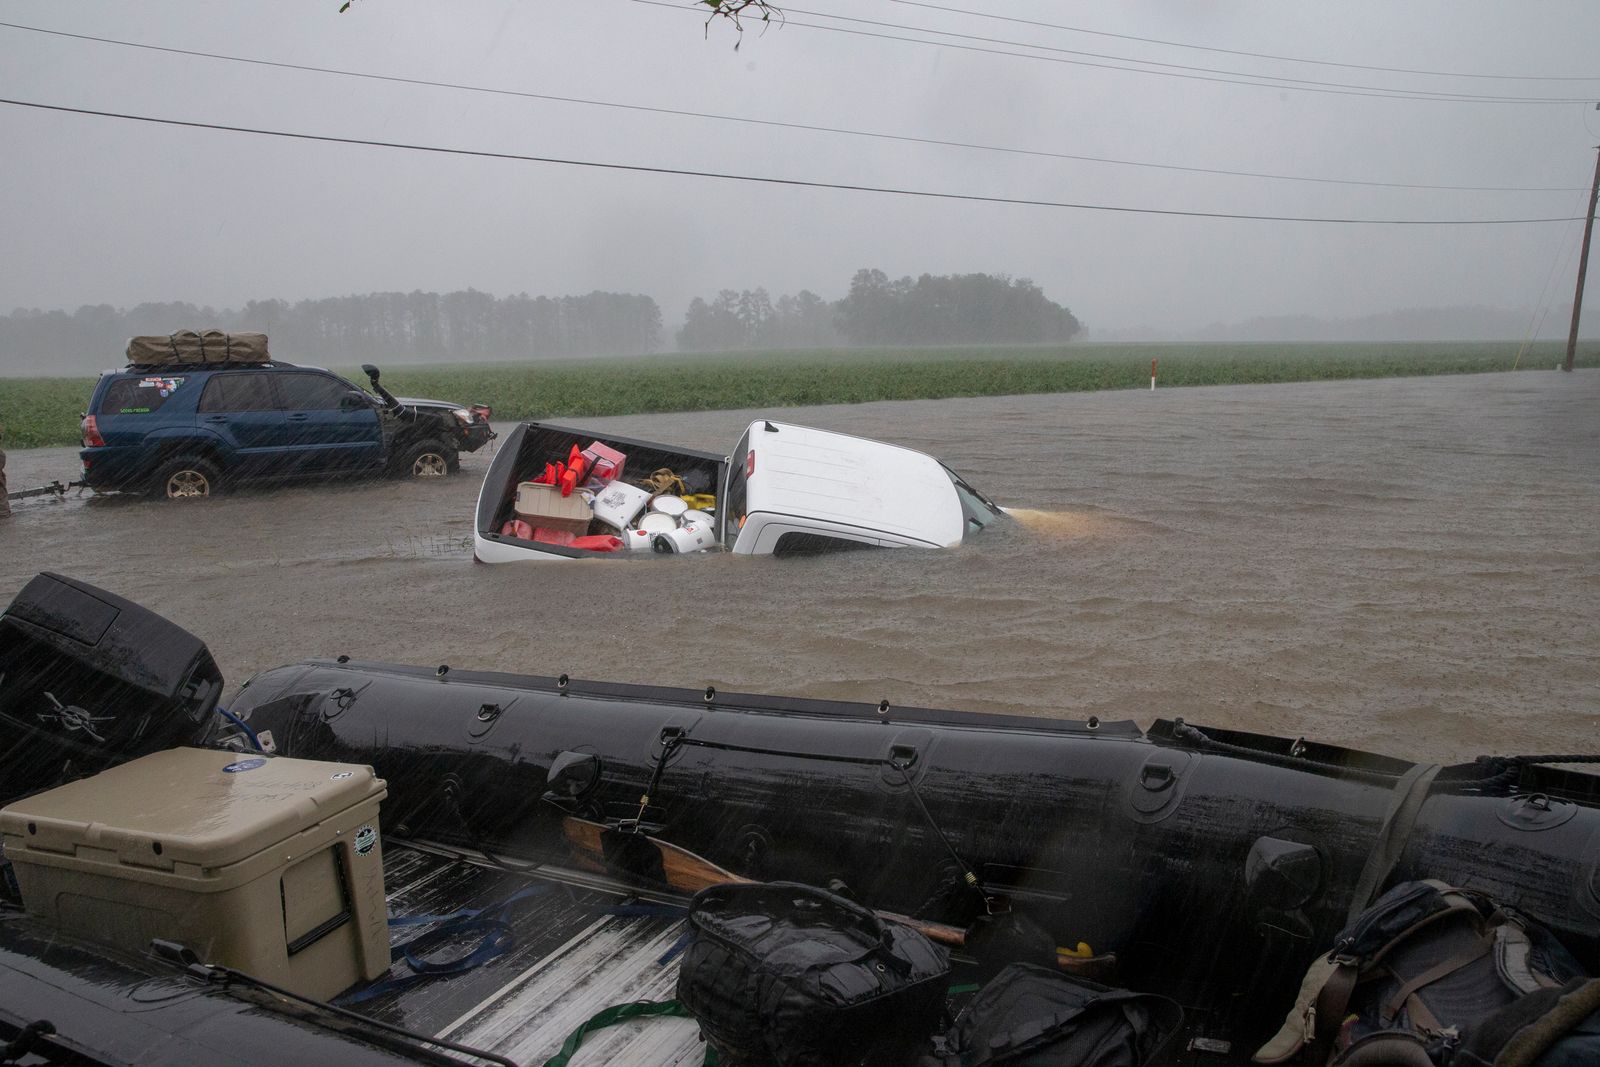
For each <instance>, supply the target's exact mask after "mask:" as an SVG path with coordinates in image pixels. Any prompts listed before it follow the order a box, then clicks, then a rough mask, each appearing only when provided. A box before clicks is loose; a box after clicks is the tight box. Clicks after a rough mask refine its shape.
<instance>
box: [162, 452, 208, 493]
mask: <svg viewBox="0 0 1600 1067" xmlns="http://www.w3.org/2000/svg"><path fill="white" fill-rule="evenodd" d="M150 484H151V488H152V489H153V490H154V492H155V495H156V496H164V497H166V498H167V499H168V500H194V499H198V498H200V497H207V496H211V495H212V494H213V493H215V492H217V490H218V478H217V468H216V467H214V466H212V465H211V464H210V463H207V462H206V461H205V460H203V459H195V458H194V457H192V456H183V457H180V458H178V459H174V460H171V461H169V462H167V463H165V464H163V465H162V467H161V469H160V470H159V471H157V472H156V476H155V478H154V479H153V480H152V481H151V483H150Z"/></svg>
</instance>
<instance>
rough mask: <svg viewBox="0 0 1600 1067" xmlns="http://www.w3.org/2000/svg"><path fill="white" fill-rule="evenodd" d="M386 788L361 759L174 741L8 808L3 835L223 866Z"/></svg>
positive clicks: (148, 860) (40, 846)
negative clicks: (245, 750) (221, 749)
mask: <svg viewBox="0 0 1600 1067" xmlns="http://www.w3.org/2000/svg"><path fill="white" fill-rule="evenodd" d="M385 792H386V789H385V785H384V782H383V779H381V778H379V777H377V776H376V775H375V774H374V773H373V771H372V768H371V767H365V766H361V765H359V764H351V763H327V762H323V761H320V760H303V759H290V758H288V757H285V756H276V757H265V756H260V755H256V754H254V753H238V752H219V751H215V750H212V749H201V748H173V749H167V750H166V751H163V752H154V753H151V754H150V755H148V756H144V757H142V758H140V759H136V760H134V761H132V762H131V763H124V764H122V765H121V766H118V767H113V768H111V769H110V770H107V771H102V772H101V773H99V774H97V775H95V776H94V777H92V778H84V779H80V780H79V781H76V782H69V783H67V784H66V785H63V786H58V787H57V788H55V789H52V790H49V791H48V792H45V793H40V794H38V795H37V796H31V797H26V798H24V799H22V800H19V801H17V802H15V803H13V804H11V805H9V806H7V807H5V808H3V809H0V832H3V833H5V834H6V835H7V836H10V837H13V838H17V839H20V840H19V841H18V842H17V843H18V844H20V845H21V846H22V847H23V848H24V849H28V850H37V851H40V852H52V853H58V854H62V855H68V856H72V855H77V856H78V857H79V858H80V859H84V860H93V861H96V862H101V863H127V864H132V865H135V866H139V867H147V868H154V869H158V870H172V869H173V866H174V865H175V864H178V863H185V864H193V865H195V866H199V867H211V868H215V867H224V866H227V865H228V864H231V863H237V862H238V861H240V860H243V859H247V858H248V857H250V856H253V855H255V854H256V853H258V852H261V851H262V850H263V849H268V848H271V847H272V846H274V845H276V844H278V843H279V842H281V841H284V840H286V839H288V838H290V837H292V836H293V835H295V834H296V833H299V832H300V831H301V830H303V829H305V828H306V827H308V826H312V825H315V824H316V823H319V822H322V821H323V820H325V819H328V818H331V817H333V816H335V815H337V814H339V813H340V812H342V811H345V810H347V809H349V808H351V807H354V806H356V805H358V804H362V803H364V802H367V801H372V800H381V799H382V798H383V796H384V794H385Z"/></svg>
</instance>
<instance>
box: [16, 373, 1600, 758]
mask: <svg viewBox="0 0 1600 1067" xmlns="http://www.w3.org/2000/svg"><path fill="white" fill-rule="evenodd" d="M456 399H464V400H472V401H478V400H483V401H490V402H492V401H493V398H492V397H466V398H456ZM763 413H765V414H773V415H775V416H779V417H783V418H787V419H790V420H792V421H796V422H802V423H806V424H809V425H816V426H822V427H826V428H829V429H836V430H842V431H846V432H850V433H857V434H864V435H867V436H873V437H880V438H884V439H887V440H890V441H895V442H898V443H902V444H906V445H910V446H912V447H915V448H920V449H924V450H927V451H930V452H933V453H935V454H937V455H939V456H940V457H942V458H944V459H945V460H946V461H947V462H949V463H950V464H951V465H952V466H953V467H955V468H956V469H957V470H958V471H960V472H962V473H963V474H964V475H966V476H967V477H968V478H969V480H970V481H972V483H973V484H974V485H976V486H978V487H979V488H980V489H982V490H984V491H985V492H987V493H988V494H989V495H991V496H992V497H994V498H995V499H996V500H998V501H999V502H1001V503H1002V504H1006V505H1010V506H1016V507H1023V508H1029V509H1034V510H1035V511H1037V512H1043V513H1045V514H1042V515H1032V516H1029V517H1028V521H1027V522H1025V523H1017V524H1015V525H1013V526H1011V527H1009V528H1006V529H1000V530H996V531H993V532H991V533H989V534H986V535H984V536H983V537H982V538H980V539H978V540H976V541H974V542H972V543H971V544H969V545H967V546H964V547H962V548H959V549H956V550H953V551H947V552H914V551H898V552H879V553H853V554H848V555H844V556H837V557H831V558H830V557H824V558H819V559H805V560H774V559H770V558H739V557H731V556H726V555H702V556H695V557H653V556H648V557H640V558H627V559H616V560H604V561H594V562H588V561H585V562H580V563H556V564H519V565H511V566H483V565H475V564H474V563H473V562H472V556H471V515H472V508H473V504H474V501H475V500H476V496H477V491H478V486H479V483H480V480H481V477H482V474H483V471H484V468H485V467H486V465H487V462H488V453H487V452H485V453H480V454H479V455H475V456H468V457H465V459H464V462H463V474H462V476H460V477H456V478H451V479H446V480H442V481H437V482H419V483H386V482H377V483H358V484H343V485H334V486H303V487H292V488H284V489H277V490H258V491H241V492H237V493H234V494H231V495H228V496H224V497H222V498H219V499H215V500H210V501H203V502H199V503H197V504H192V505H175V504H168V503H165V502H157V501H146V500H137V499H120V498H100V499H95V498H85V499H81V500H80V499H73V498H69V499H68V500H66V501H65V502H60V503H53V502H48V501H28V502H23V503H20V504H18V505H17V507H16V514H15V516H14V517H13V518H12V519H11V520H9V521H0V602H3V601H4V600H5V599H8V598H9V597H10V596H11V595H12V594H14V593H15V591H16V590H17V589H19V588H20V587H21V586H22V584H23V583H24V582H26V581H27V579H28V578H29V577H31V576H32V575H33V574H34V573H36V572H38V571H41V570H55V571H60V572H63V573H66V574H69V575H73V576H75V577H79V578H82V579H85V580H87V581H90V582H94V583H96V584H99V585H101V586H104V587H105V588H107V589H110V590H112V591H114V592H117V593H120V594H121V595H123V596H126V597H130V598H132V599H134V600H136V601H139V602H140V603H143V604H146V605H148V606H149V607H151V608H153V609H155V610H156V611H159V612H161V613H162V614H164V615H166V616H168V617H169V618H171V619H173V620H174V621H176V622H178V623H179V624H181V625H183V626H185V627H187V628H188V629H190V630H192V631H194V632H195V633H196V634H198V635H200V636H201V637H202V638H204V639H205V640H206V641H207V642H209V643H210V645H211V648H212V650H213V652H214V653H215V655H216V656H217V659H218V661H219V662H220V663H221V665H222V668H223V671H224V672H225V674H226V675H227V677H228V679H229V681H230V684H232V685H236V684H237V683H239V682H242V681H243V680H244V679H245V678H247V677H248V676H249V675H250V674H251V673H253V672H255V671H257V670H261V669H263V668H266V667H271V666H275V665H278V664H282V663H288V662H292V661H295V660H297V659H300V658H303V657H308V656H332V655H337V654H340V653H345V654H349V655H351V656H353V657H356V658H360V659H372V660H390V661H397V662H404V663H421V664H429V665H435V664H439V663H449V664H450V665H451V666H452V667H458V668H485V669H495V670H504V671H524V672H532V673H540V674H557V673H561V672H566V673H569V674H571V675H573V676H574V677H579V678H603V679H611V680H619V681H630V682H644V683H657V684H670V685H683V686H693V687H699V686H703V685H707V684H711V685H715V686H717V687H718V688H719V689H722V690H729V691H744V692H763V693H777V694H793V695H800V696H810V697H827V698H838V699H852V700H867V701H873V702H876V701H877V700H879V699H881V698H887V699H888V700H890V701H891V702H892V703H895V704H922V705H931V706H936V707H954V708H964V709H970V710H978V711H996V712H1013V713H1023V714H1031V715H1070V716H1074V717H1083V716H1087V715H1090V714H1093V715H1098V716H1100V717H1101V718H1103V719H1123V718H1127V719H1133V720H1135V721H1137V722H1139V723H1140V724H1141V725H1148V723H1149V722H1150V721H1151V720H1152V719H1154V718H1156V717H1157V716H1174V715H1182V716H1184V717H1185V718H1187V719H1188V720H1189V721H1191V722H1196V723H1201V724H1213V725H1217V726H1227V727H1235V728H1242V729H1252V730H1259V731H1263V732H1268V733H1274V734H1283V735H1288V736H1297V735H1304V736H1306V737H1310V738H1315V739H1318V740H1323V741H1327V742H1332V743H1341V744H1348V745H1353V746H1357V747H1360V748H1365V749H1369V750H1375V751H1382V752H1388V753H1391V754H1394V755H1399V756H1406V757H1410V758H1431V759H1441V760H1444V759H1464V758H1470V757H1471V756H1474V755H1477V754H1480V753H1486V752H1533V751H1538V752H1555V751H1562V752H1566V751H1573V750H1580V751H1591V752H1592V751H1600V657H1597V655H1596V653H1597V650H1600V609H1597V606H1596V598H1597V595H1600V533H1597V530H1596V523H1597V521H1600V372H1596V371H1580V372H1577V373H1574V374H1570V375H1563V374H1557V373H1553V372H1538V373H1524V374H1515V375H1510V374H1501V375H1483V376H1471V377H1459V378H1415V379H1395V380H1387V381H1374V382H1335V383H1312V384H1295V385H1265V386H1227V387H1212V388H1196V389H1172V390H1157V391H1156V392H1155V393H1149V392H1145V391H1137V392H1112V393H1093V394H1072V395H1055V396H1030V397H1001V398H985V399H974V400H945V401H926V402H922V401H918V402H892V403H875V404H863V405H858V406H841V407H822V408H804V409H788V410H775V411H771V412H763ZM753 414H754V413H752V412H712V413H698V414H677V415H649V416H634V417H628V418H611V419H597V420H592V421H587V422H586V423H584V424H587V425H593V426H594V427H596V428H597V429H601V428H603V429H606V430H611V431H615V432H618V433H624V434H628V435H632V436H637V437H643V438H647V439H656V440H661V441H666V442H673V443H678V444H682V445H686V446H689V447H694V448H707V449H713V450H725V449H727V448H729V447H731V446H732V444H733V442H734V441H735V440H736V438H737V437H738V435H739V432H740V430H741V429H742V427H743V426H744V425H745V424H746V423H747V422H748V421H749V419H750V418H751V417H752V415H753ZM568 421H570V422H573V423H574V424H579V423H578V420H568ZM76 462H77V461H76V455H75V452H74V451H73V450H71V449H41V450H35V451H28V452H21V453H13V454H12V456H11V462H10V476H11V485H12V487H13V488H20V487H22V486H25V485H30V484H37V483H40V482H44V481H48V480H49V479H51V478H56V477H59V478H62V479H66V478H69V477H72V476H75V474H76Z"/></svg>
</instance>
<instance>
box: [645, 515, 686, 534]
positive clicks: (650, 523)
mask: <svg viewBox="0 0 1600 1067" xmlns="http://www.w3.org/2000/svg"><path fill="white" fill-rule="evenodd" d="M677 528H678V520H677V519H675V518H673V517H672V516H671V515H663V514H661V512H659V511H652V512H651V513H650V514H648V515H646V516H645V517H644V518H642V519H640V520H639V529H641V530H644V531H645V532H646V533H653V534H658V533H671V532H672V531H673V530H676V529H677Z"/></svg>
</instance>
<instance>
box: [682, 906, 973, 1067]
mask: <svg viewBox="0 0 1600 1067" xmlns="http://www.w3.org/2000/svg"><path fill="white" fill-rule="evenodd" d="M689 925H690V928H691V930H692V932H693V935H694V938H693V940H692V941H691V942H690V944H689V947H688V948H687V949H685V950H684V953H683V960H682V963H681V965H680V967H679V970H678V1000H679V1001H681V1002H682V1003H683V1005H684V1007H686V1008H688V1009H689V1011H690V1013H691V1014H693V1015H694V1017H695V1019H696V1020H697V1021H698V1022H699V1023H700V1029H701V1032H702V1033H704V1035H705V1038H706V1040H707V1041H708V1042H710V1043H711V1045H712V1047H713V1048H715V1049H716V1050H717V1051H718V1052H719V1053H721V1054H722V1055H724V1056H726V1057H729V1058H730V1059H732V1060H733V1062H735V1063H740V1064H776V1065H778V1067H836V1065H839V1067H842V1065H856V1064H867V1065H890V1064H893V1065H901V1064H905V1063H908V1062H909V1061H910V1060H912V1059H913V1058H914V1057H915V1056H916V1055H917V1053H918V1052H919V1051H920V1050H921V1049H923V1048H926V1047H927V1045H928V1042H929V1040H930V1038H931V1035H932V1034H933V1031H934V1029H935V1028H936V1027H937V1026H938V1024H939V1019H940V1016H941V1013H942V1012H943V1009H944V1001H945V992H946V978H945V976H946V974H947V972H948V971H949V969H950V961H949V958H948V957H947V956H946V954H945V952H944V950H943V949H941V948H939V947H937V946H936V945H934V944H933V943H932V942H931V941H929V940H928V939H927V938H926V937H924V936H923V935H922V934H920V933H918V932H917V931H915V930H913V929H911V928H910V927H908V926H902V925H899V924H896V923H890V922H885V921H884V920H882V919H880V918H879V917H878V916H877V915H876V914H874V913H873V912H872V911H871V910H870V909H868V908H864V907H862V906H861V905H860V904H857V903H855V902H854V901H851V900H847V899H845V898H844V897H841V896H837V895H835V894H833V893H829V892H828V891H826V890H823V889H817V888H815V887H814V886H808V885H800V884H797V883H790V882H769V883H749V884H738V885H718V886H712V887H710V888H709V889H704V890H701V891H700V892H699V893H698V894H696V896H695V898H694V900H693V902H692V903H691V904H690V906H689Z"/></svg>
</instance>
